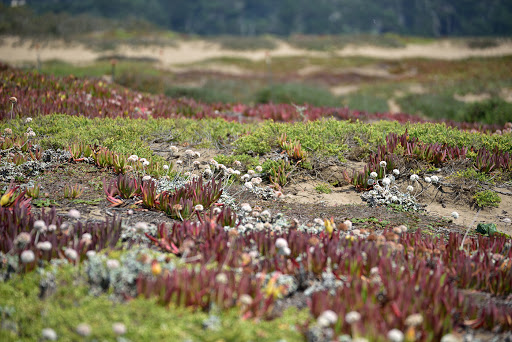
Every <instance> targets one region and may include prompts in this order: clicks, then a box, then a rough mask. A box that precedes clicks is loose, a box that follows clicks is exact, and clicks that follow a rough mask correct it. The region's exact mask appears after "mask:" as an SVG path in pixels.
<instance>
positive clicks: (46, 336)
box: [41, 328, 57, 341]
mask: <svg viewBox="0 0 512 342" xmlns="http://www.w3.org/2000/svg"><path fill="white" fill-rule="evenodd" d="M41 337H42V338H43V340H48V341H57V333H56V332H55V330H53V329H52V328H44V329H43V330H41Z"/></svg>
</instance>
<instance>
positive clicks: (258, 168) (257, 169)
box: [255, 165, 263, 172]
mask: <svg viewBox="0 0 512 342" xmlns="http://www.w3.org/2000/svg"><path fill="white" fill-rule="evenodd" d="M255 169H256V172H262V171H263V168H262V167H261V166H260V165H258V166H256V167H255Z"/></svg>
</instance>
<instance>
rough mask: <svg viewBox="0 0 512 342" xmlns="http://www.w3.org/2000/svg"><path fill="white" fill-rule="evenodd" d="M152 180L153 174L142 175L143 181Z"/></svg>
mask: <svg viewBox="0 0 512 342" xmlns="http://www.w3.org/2000/svg"><path fill="white" fill-rule="evenodd" d="M150 180H151V176H148V175H146V176H144V177H142V181H143V182H147V181H150Z"/></svg>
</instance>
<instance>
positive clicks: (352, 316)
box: [345, 311, 361, 324]
mask: <svg viewBox="0 0 512 342" xmlns="http://www.w3.org/2000/svg"><path fill="white" fill-rule="evenodd" d="M359 320H361V314H360V313H359V312H357V311H350V312H348V313H347V314H346V315H345V321H346V322H347V323H348V324H354V323H356V322H358V321H359Z"/></svg>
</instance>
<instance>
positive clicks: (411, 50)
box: [0, 37, 512, 66]
mask: <svg viewBox="0 0 512 342" xmlns="http://www.w3.org/2000/svg"><path fill="white" fill-rule="evenodd" d="M0 44H1V45H0V60H1V61H3V62H7V63H10V64H22V63H34V62H35V61H36V59H37V56H38V55H39V58H40V60H41V61H47V60H52V59H53V60H55V59H59V60H62V61H65V62H68V63H77V64H83V63H91V62H93V61H95V60H96V59H97V58H98V57H101V56H103V55H112V54H113V53H115V54H118V55H124V56H126V57H148V58H154V59H157V60H159V61H160V62H161V63H162V65H164V66H173V65H179V64H186V63H193V62H199V61H202V60H205V59H209V58H215V57H227V56H230V57H242V58H248V59H252V60H262V59H264V58H265V57H266V51H265V50H256V51H232V50H224V49H222V48H221V47H220V46H219V45H218V44H216V43H212V42H207V41H202V40H196V41H182V42H180V43H178V44H177V45H176V46H165V47H161V46H156V45H154V46H147V47H140V46H137V47H133V46H121V47H119V48H117V49H116V50H110V51H104V52H99V51H95V50H93V49H91V48H88V47H86V46H84V45H81V44H66V43H64V42H62V41H57V40H55V41H51V42H49V43H47V44H45V45H44V46H42V47H40V48H39V50H36V49H35V48H34V45H33V43H32V42H28V41H25V42H23V41H20V39H19V38H17V37H3V38H2V39H1V40H0ZM511 54H512V42H503V43H502V44H501V45H499V46H496V47H493V48H488V49H470V48H468V47H465V46H463V45H457V44H454V43H453V42H450V41H438V42H435V43H430V44H421V45H419V44H410V45H407V46H405V47H403V48H384V47H375V46H354V45H350V46H347V47H345V48H343V49H341V50H337V51H334V52H319V51H307V50H301V49H297V48H294V47H292V46H290V45H289V44H286V43H284V42H279V43H278V45H277V48H275V49H274V50H272V51H271V52H270V55H271V56H323V57H328V56H333V55H334V56H341V57H344V56H346V57H349V56H363V57H374V58H380V59H390V60H393V59H402V58H414V57H423V58H432V59H446V60H455V59H463V58H468V57H480V56H505V55H511Z"/></svg>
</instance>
